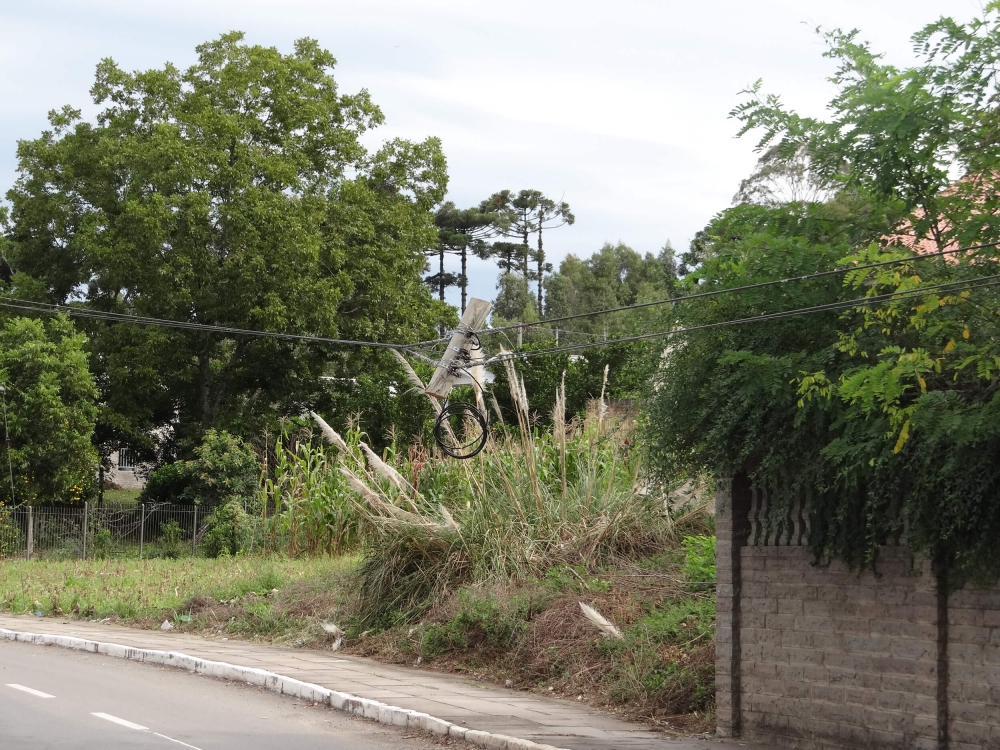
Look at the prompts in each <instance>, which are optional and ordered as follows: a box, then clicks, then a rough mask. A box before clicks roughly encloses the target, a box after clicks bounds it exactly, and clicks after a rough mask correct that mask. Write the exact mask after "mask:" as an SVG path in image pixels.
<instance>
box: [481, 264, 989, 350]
mask: <svg viewBox="0 0 1000 750" xmlns="http://www.w3.org/2000/svg"><path fill="white" fill-rule="evenodd" d="M988 281H991V282H992V283H977V282H988ZM998 284H1000V274H994V275H992V276H981V277H978V278H975V279H966V280H963V281H951V282H948V283H944V284H935V285H933V286H925V287H920V288H918V289H911V290H908V291H905V292H890V293H888V294H880V295H876V296H872V297H859V298H857V299H852V300H842V301H839V302H830V303H827V304H825V305H814V306H813V307H802V308H798V309H795V310H785V311H783V312H776V313H766V314H764V315H754V316H752V317H749V318H739V319H737V320H724V321H720V322H718V323H706V324H704V325H699V326H689V327H688V328H676V329H674V330H672V331H657V332H655V333H644V334H640V335H637V336H627V337H623V338H617V339H604V340H603V341H595V342H593V343H590V344H571V345H567V346H561V347H555V348H551V349H540V350H537V351H529V352H508V353H506V354H498V355H496V356H493V357H490V358H489V359H487V360H486V361H485V362H483V363H482V364H483V365H489V364H493V363H494V362H502V361H505V360H514V359H528V358H529V357H538V356H541V355H543V354H561V353H563V352H569V351H577V350H579V349H592V348H595V347H598V346H609V345H611V344H622V343H628V342H631V341H644V340H648V339H656V338H663V337H666V336H674V335H679V334H685V333H691V332H693V331H705V330H709V329H712V328H724V327H727V326H736V325H743V324H745V323H758V322H762V321H767V320H778V319H780V318H792V317H799V316H801V315H811V314H812V313H816V312H828V311H834V310H841V309H844V308H847V307H855V306H863V305H870V304H873V303H877V302H885V301H886V300H891V299H908V298H910V297H920V296H924V295H926V294H928V293H929V292H933V291H963V290H965V289H969V290H971V289H979V288H983V287H990V286H997V285H998Z"/></svg>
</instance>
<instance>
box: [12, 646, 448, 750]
mask: <svg viewBox="0 0 1000 750" xmlns="http://www.w3.org/2000/svg"><path fill="white" fill-rule="evenodd" d="M445 743H447V740H442V741H441V743H438V742H435V741H434V740H433V739H432V738H429V737H425V736H423V735H420V736H412V735H406V734H404V733H402V732H400V731H396V730H393V729H391V728H388V727H382V726H380V725H378V724H374V723H371V722H367V721H364V720H362V719H357V718H354V717H350V716H347V715H345V714H342V713H340V712H337V711H334V710H332V709H330V708H324V707H322V706H312V705H309V704H306V703H304V702H302V701H299V700H294V699H291V698H288V697H286V696H280V695H276V694H274V693H270V692H266V691H264V690H263V689H262V688H256V687H252V686H249V685H238V684H234V683H228V682H223V681H221V680H214V679H211V678H208V677H202V676H198V675H194V674H190V673H187V672H181V671H179V670H172V669H165V668H163V667H157V666H153V665H146V664H133V663H130V662H126V661H122V660H119V659H112V658H110V657H105V656H99V655H96V654H86V653H81V652H78V651H67V650H64V649H59V648H51V647H50V648H44V647H39V646H35V645H29V644H22V643H9V642H3V641H0V748H3V750H21V748H25V750H69V749H70V748H73V749H74V750H75V749H76V748H80V749H83V748H88V749H89V748H101V749H102V750H118V748H122V749H123V750H124V749H125V748H128V749H129V750H132V749H133V748H153V749H156V750H171V748H172V749H173V750H180V748H184V747H187V748H194V749H195V750H292V749H294V750H314V749H315V750H320V748H322V750H430V748H439V747H445V746H446V744H445ZM459 744H460V745H462V746H465V743H459ZM448 746H450V747H453V748H454V747H455V745H454V744H451V745H448Z"/></svg>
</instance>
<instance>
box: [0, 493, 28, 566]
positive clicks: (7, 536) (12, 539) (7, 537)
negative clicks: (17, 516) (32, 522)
mask: <svg viewBox="0 0 1000 750" xmlns="http://www.w3.org/2000/svg"><path fill="white" fill-rule="evenodd" d="M23 549H24V534H23V533H22V532H21V527H20V526H19V525H18V524H17V523H15V522H14V514H13V513H12V512H11V510H10V508H8V507H7V506H6V505H4V504H2V503H0V559H4V558H8V557H13V556H14V555H16V554H18V553H19V552H20V551H21V550H23Z"/></svg>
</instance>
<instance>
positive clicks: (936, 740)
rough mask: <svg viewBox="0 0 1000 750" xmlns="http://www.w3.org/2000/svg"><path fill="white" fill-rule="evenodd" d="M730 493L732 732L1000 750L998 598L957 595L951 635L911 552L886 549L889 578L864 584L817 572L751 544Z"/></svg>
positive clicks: (791, 740)
mask: <svg viewBox="0 0 1000 750" xmlns="http://www.w3.org/2000/svg"><path fill="white" fill-rule="evenodd" d="M723 484H724V483H722V482H720V485H723ZM739 492H740V489H739V487H738V486H737V487H734V489H733V493H732V494H733V495H738V494H739ZM729 494H730V493H724V492H720V498H719V500H717V508H716V533H717V537H718V553H717V562H718V571H719V590H718V594H719V614H718V620H717V623H718V624H717V628H718V631H717V634H718V645H717V662H716V673H717V679H718V687H717V696H718V697H717V702H718V714H717V715H718V729H719V733H720V734H722V735H725V736H743V737H745V738H747V739H751V740H756V741H761V742H765V743H768V744H770V745H775V746H780V747H791V748H830V749H831V750H832V749H833V748H838V750H842V749H847V748H871V749H872V750H876V749H877V750H881V749H882V748H886V749H888V748H892V749H896V748H898V749H899V750H911V749H916V750H925V749H926V750H939V749H940V748H942V747H947V748H949V750H972V749H973V748H981V749H983V750H987V749H997V748H1000V589H997V590H991V591H981V590H969V589H967V590H963V591H961V592H958V593H956V594H953V595H952V596H951V597H950V599H949V600H948V607H947V610H946V611H947V618H948V621H947V625H946V626H944V627H939V625H940V623H939V607H938V604H939V602H938V597H937V593H936V589H935V578H934V575H933V574H932V572H931V570H930V566H929V565H928V564H926V563H921V562H920V561H914V560H913V559H912V557H911V556H910V555H909V554H908V553H907V551H906V550H905V549H903V548H899V547H889V548H885V549H883V550H882V551H881V554H880V557H879V562H878V565H877V573H872V572H871V571H866V572H863V573H860V574H859V573H857V572H856V571H855V572H852V571H850V570H848V569H847V567H846V566H845V565H843V564H842V563H839V562H833V563H831V564H829V565H827V566H817V565H814V564H813V559H812V556H811V554H810V553H809V551H808V549H807V548H805V547H802V546H743V545H742V544H740V543H739V540H738V539H737V540H734V537H733V529H734V528H739V527H740V520H739V517H738V513H739V503H738V502H735V503H734V502H733V500H732V498H731V497H729ZM734 507H736V509H737V518H736V519H735V521H734V519H733V512H732V509H733V508H734ZM733 555H736V556H737V557H738V560H735V561H734V560H733V559H732V556H733ZM944 611H945V610H944V609H941V610H940V612H944ZM734 625H735V626H736V630H735V631H734V630H733V628H734ZM939 635H941V636H942V637H943V638H944V637H946V638H947V650H946V651H944V650H942V651H941V652H940V653H939V643H938V639H939ZM734 645H735V647H736V650H735V651H734V648H733V647H734ZM939 657H940V658H939ZM939 663H940V664H941V665H942V667H943V669H939ZM939 672H942V673H941V674H939ZM939 688H940V690H941V692H940V693H939ZM944 696H947V701H946V703H944ZM734 712H735V715H734ZM944 723H946V724H947V731H946V732H945V731H942V732H941V735H942V736H939V729H942V730H943V729H944V727H943V726H939V725H941V724H944Z"/></svg>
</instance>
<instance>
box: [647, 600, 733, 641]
mask: <svg viewBox="0 0 1000 750" xmlns="http://www.w3.org/2000/svg"><path fill="white" fill-rule="evenodd" d="M633 627H638V628H639V629H641V630H642V633H643V636H644V637H647V638H649V639H650V640H651V641H653V642H654V643H670V642H675V641H681V642H688V641H698V640H701V639H702V638H706V637H708V636H709V635H711V634H712V632H713V631H714V629H715V601H714V600H713V599H707V598H706V599H683V600H681V601H679V602H674V603H672V604H670V605H668V606H666V607H664V608H662V609H654V610H653V611H652V612H650V613H649V614H648V615H646V617H644V618H643V619H642V620H641V621H640V622H639V624H638V625H637V626H633Z"/></svg>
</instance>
